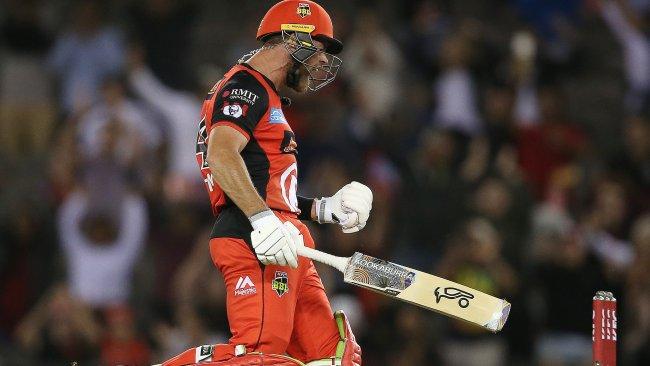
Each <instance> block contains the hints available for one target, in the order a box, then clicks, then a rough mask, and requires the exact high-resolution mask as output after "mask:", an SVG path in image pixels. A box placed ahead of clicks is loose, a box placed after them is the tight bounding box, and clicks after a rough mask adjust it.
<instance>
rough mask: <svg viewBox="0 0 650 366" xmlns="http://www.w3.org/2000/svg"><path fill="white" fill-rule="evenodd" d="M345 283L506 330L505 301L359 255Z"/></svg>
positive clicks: (507, 307) (507, 310) (507, 309)
mask: <svg viewBox="0 0 650 366" xmlns="http://www.w3.org/2000/svg"><path fill="white" fill-rule="evenodd" d="M344 281H345V282H347V283H350V284H354V285H357V286H360V287H363V288H367V289H370V290H373V291H377V292H380V293H382V294H384V295H387V296H391V297H394V298H397V299H400V300H402V301H406V302H409V303H412V304H414V305H418V306H421V307H423V308H426V309H429V310H433V311H436V312H438V313H441V314H444V315H447V316H450V317H453V318H456V319H460V320H464V321H466V322H470V323H473V324H476V325H479V326H481V327H483V328H485V329H488V330H490V331H492V332H498V331H500V330H501V329H502V328H503V326H504V324H505V323H506V320H507V319H508V315H509V313H510V303H508V302H507V301H505V300H503V299H499V298H497V297H494V296H491V295H488V294H485V293H483V292H480V291H477V290H474V289H472V288H470V287H467V286H463V285H461V284H458V283H455V282H453V281H449V280H446V279H444V278H441V277H437V276H434V275H431V274H428V273H425V272H421V271H418V270H415V269H412V268H409V267H404V266H401V265H399V264H395V263H392V262H388V261H385V260H383V259H379V258H375V257H371V256H369V255H365V254H363V253H358V252H357V253H355V254H354V255H353V256H352V257H350V259H349V261H348V263H347V266H346V268H345V271H344Z"/></svg>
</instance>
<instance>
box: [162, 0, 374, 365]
mask: <svg viewBox="0 0 650 366" xmlns="http://www.w3.org/2000/svg"><path fill="white" fill-rule="evenodd" d="M257 39H258V40H259V41H261V42H262V46H261V48H259V49H258V50H255V51H253V52H252V53H251V54H249V55H247V57H245V58H243V59H242V60H240V62H239V63H238V64H237V65H235V66H234V67H233V68H232V69H230V70H229V71H228V72H227V73H226V74H225V75H224V77H223V78H222V79H221V80H220V81H218V82H217V83H216V84H215V86H214V87H213V88H212V90H210V92H209V93H208V95H207V97H206V99H205V102H204V104H203V108H202V111H201V121H200V123H199V132H198V139H197V145H196V157H197V161H198V163H199V166H200V169H201V174H202V175H203V178H204V181H205V187H206V188H207V190H208V193H209V196H210V202H211V205H212V209H213V212H214V214H215V216H216V222H215V225H214V228H213V230H212V235H211V239H210V254H211V257H212V261H213V262H214V264H215V266H216V267H217V268H218V269H219V271H221V273H222V275H223V278H224V281H225V284H226V290H227V297H226V301H227V310H228V321H229V324H230V330H231V332H232V338H230V341H229V343H228V344H218V345H207V346H201V347H196V348H192V349H190V350H188V351H186V352H184V353H182V354H180V355H178V356H176V357H175V358H173V359H171V360H169V361H167V362H165V363H163V366H180V365H193V364H195V363H201V362H206V361H210V362H212V363H211V365H224V366H225V365H231V366H234V365H262V364H264V365H297V364H298V365H302V363H305V364H307V365H309V366H318V365H342V366H360V365H361V348H360V347H359V345H358V344H357V343H356V341H355V338H354V335H353V334H352V330H351V329H350V325H349V323H348V321H347V319H346V317H345V315H344V314H343V312H341V311H338V312H336V313H335V314H332V310H331V308H330V304H329V302H328V300H327V297H326V295H325V290H324V288H323V284H322V283H321V280H320V277H319V276H318V273H316V270H315V268H314V264H313V263H312V262H311V261H310V260H309V259H307V258H303V257H299V256H298V255H297V254H296V250H297V249H296V248H297V247H299V246H301V245H306V246H308V247H311V248H313V247H314V241H313V239H312V237H311V235H310V233H309V230H308V229H307V227H306V226H305V225H304V224H303V223H302V222H301V220H312V221H316V222H318V223H320V224H336V225H339V226H340V228H341V230H342V231H343V232H344V233H354V232H357V231H359V230H361V229H363V227H364V226H365V225H366V221H367V220H368V217H369V215H370V210H371V207H372V192H371V191H370V189H369V188H368V187H366V186H365V185H363V184H360V183H357V182H351V183H349V184H347V185H345V186H344V187H342V188H341V189H340V190H339V191H338V192H336V194H334V195H333V196H331V197H323V198H320V199H314V198H308V197H301V196H297V195H296V192H297V191H298V170H297V165H296V157H297V151H298V150H297V148H298V145H297V143H296V138H295V136H294V133H293V131H292V130H291V121H288V120H287V119H286V118H285V115H284V113H283V111H282V108H283V106H286V105H288V104H289V101H288V99H287V98H284V97H281V96H280V94H279V93H280V92H281V91H283V90H285V89H286V88H290V89H293V90H295V91H297V92H300V93H305V92H307V91H316V90H318V89H320V88H322V87H324V86H325V85H327V84H329V83H330V82H332V81H333V80H334V78H335V77H336V74H337V72H338V69H339V67H340V66H341V59H340V58H338V57H337V56H335V54H338V53H339V52H340V51H341V49H342V48H343V45H342V43H341V42H340V41H338V40H337V39H336V38H334V32H333V26H332V21H331V19H330V16H329V15H328V14H327V12H326V11H325V9H323V8H322V7H321V6H320V5H318V4H316V3H314V2H313V1H309V0H284V1H281V2H279V3H277V4H275V5H274V6H273V7H272V8H271V9H270V10H269V11H268V12H267V13H266V15H265V16H264V18H263V19H262V21H261V23H260V26H259V29H258V31H257ZM296 360H298V361H299V362H297V361H296ZM300 362H302V363H300Z"/></svg>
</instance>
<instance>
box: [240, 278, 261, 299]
mask: <svg viewBox="0 0 650 366" xmlns="http://www.w3.org/2000/svg"><path fill="white" fill-rule="evenodd" d="M256 293H257V289H256V288H255V284H254V283H253V281H252V280H251V278H250V277H249V276H239V280H237V285H236V286H235V296H246V295H253V294H256Z"/></svg>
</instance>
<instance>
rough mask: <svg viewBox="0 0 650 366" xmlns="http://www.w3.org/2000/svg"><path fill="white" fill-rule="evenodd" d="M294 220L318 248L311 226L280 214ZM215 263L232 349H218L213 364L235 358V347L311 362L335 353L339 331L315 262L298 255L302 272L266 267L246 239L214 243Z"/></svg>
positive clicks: (307, 240)
mask: <svg viewBox="0 0 650 366" xmlns="http://www.w3.org/2000/svg"><path fill="white" fill-rule="evenodd" d="M275 215H276V216H277V217H278V218H280V220H281V221H282V222H285V221H290V222H292V223H293V224H294V225H295V226H296V227H297V228H298V230H300V232H301V233H302V235H303V238H304V244H305V246H308V247H311V248H314V240H313V238H312V237H311V235H310V233H309V230H308V229H307V227H306V226H305V225H304V224H303V223H302V222H300V220H298V219H296V218H295V217H293V216H291V215H288V214H284V213H281V212H275ZM210 254H211V256H212V261H213V262H214V264H215V265H216V267H217V268H218V269H219V271H221V273H222V275H223V278H224V281H225V284H226V291H227V295H226V303H227V312H228V322H229V325H230V331H231V333H232V337H231V338H230V341H229V345H228V347H216V348H215V357H214V358H213V360H214V361H220V360H227V359H229V358H230V357H232V356H233V354H232V350H233V347H234V346H235V345H239V344H243V345H245V346H246V349H247V351H248V352H253V351H256V352H263V353H275V354H280V355H282V354H285V353H287V354H289V355H290V356H292V357H294V358H297V359H299V360H302V361H303V362H309V361H312V360H316V359H321V358H327V357H331V356H333V355H334V354H335V353H336V346H337V342H338V341H339V333H338V329H337V327H336V323H335V320H334V316H333V314H332V309H331V307H330V304H329V301H328V300H327V296H326V295H325V289H324V288H323V284H322V282H321V280H320V277H319V276H318V273H316V269H315V268H314V264H313V263H312V261H311V260H309V259H307V258H303V257H299V260H298V268H291V267H289V266H276V265H268V266H264V265H262V264H261V263H260V262H259V261H258V260H257V257H256V256H255V253H254V252H253V249H252V248H251V246H250V245H249V244H248V243H247V242H246V241H245V240H243V239H237V238H213V239H211V240H210Z"/></svg>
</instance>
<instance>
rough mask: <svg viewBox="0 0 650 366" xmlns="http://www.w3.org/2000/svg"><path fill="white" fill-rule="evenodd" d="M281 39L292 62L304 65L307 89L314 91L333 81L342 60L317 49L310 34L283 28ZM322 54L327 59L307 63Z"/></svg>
mask: <svg viewBox="0 0 650 366" xmlns="http://www.w3.org/2000/svg"><path fill="white" fill-rule="evenodd" d="M282 41H283V44H284V47H285V48H286V50H287V52H288V53H289V54H290V55H291V57H292V58H293V60H294V62H297V63H299V64H300V65H302V66H304V67H305V69H306V70H307V73H308V78H309V82H308V84H307V88H308V89H309V90H311V91H316V90H318V89H320V88H322V87H324V86H325V85H327V84H329V83H331V82H332V81H334V79H335V78H336V75H337V74H338V72H339V68H340V67H341V64H342V63H343V61H342V60H341V59H340V58H339V57H337V56H335V55H333V54H331V53H328V52H325V51H323V50H320V49H318V48H317V47H316V45H315V44H314V41H313V39H312V37H311V34H309V33H307V32H299V31H287V30H283V31H282ZM322 55H324V56H325V58H326V59H327V61H326V62H324V63H323V62H321V61H319V62H318V63H316V64H314V65H310V64H309V63H308V61H309V60H310V59H311V58H312V57H317V58H318V59H319V60H320V56H322ZM296 82H297V81H296Z"/></svg>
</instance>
